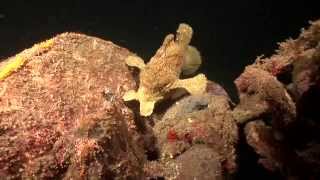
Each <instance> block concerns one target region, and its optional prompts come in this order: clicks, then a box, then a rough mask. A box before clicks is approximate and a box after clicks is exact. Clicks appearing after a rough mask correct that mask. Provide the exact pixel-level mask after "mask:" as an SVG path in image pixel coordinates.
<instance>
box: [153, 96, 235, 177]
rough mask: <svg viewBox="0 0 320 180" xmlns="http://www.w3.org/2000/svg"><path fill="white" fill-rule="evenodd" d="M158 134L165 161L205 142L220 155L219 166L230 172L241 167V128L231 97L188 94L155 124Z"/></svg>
mask: <svg viewBox="0 0 320 180" xmlns="http://www.w3.org/2000/svg"><path fill="white" fill-rule="evenodd" d="M154 134H155V136H156V138H157V146H158V149H159V156H160V157H159V159H160V161H161V163H164V164H167V163H170V162H172V161H176V160H177V159H179V157H180V156H182V155H183V154H184V153H186V152H187V151H189V149H190V148H192V147H194V146H197V145H199V144H200V145H202V144H203V145H206V147H208V148H210V149H211V150H212V151H213V152H214V153H216V154H217V155H218V157H216V158H217V159H218V160H219V163H220V165H219V166H221V167H222V168H223V169H224V170H225V171H226V172H229V173H232V172H235V170H236V168H237V165H236V145H237V141H238V128H237V125H236V121H235V120H234V119H233V117H232V114H231V109H230V106H229V99H228V97H225V96H216V95H212V94H204V95H201V96H187V97H185V98H183V99H181V100H179V101H177V102H176V103H175V104H174V105H173V106H172V107H171V108H169V109H168V110H167V112H166V113H165V115H164V116H163V118H162V120H161V121H159V122H157V123H156V124H155V126H154ZM190 173H192V172H190Z"/></svg>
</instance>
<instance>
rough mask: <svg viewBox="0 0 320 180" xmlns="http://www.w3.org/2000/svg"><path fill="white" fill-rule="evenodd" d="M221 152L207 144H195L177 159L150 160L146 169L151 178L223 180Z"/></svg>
mask: <svg viewBox="0 0 320 180" xmlns="http://www.w3.org/2000/svg"><path fill="white" fill-rule="evenodd" d="M219 157H220V156H219V154H218V153H216V152H215V151H214V150H213V149H211V148H209V147H207V146H206V145H195V146H193V147H191V148H190V149H188V150H187V151H186V152H184V153H183V154H181V155H180V156H178V157H177V158H176V159H173V160H171V161H166V162H160V163H155V162H150V163H149V164H148V165H147V166H146V168H145V171H146V172H147V176H148V177H151V178H154V179H156V178H159V177H165V178H168V179H185V180H193V179H203V180H222V179H223V169H222V167H221V163H220V159H219Z"/></svg>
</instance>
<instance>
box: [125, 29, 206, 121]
mask: <svg viewBox="0 0 320 180" xmlns="http://www.w3.org/2000/svg"><path fill="white" fill-rule="evenodd" d="M192 34H193V30H192V28H191V27H190V26H189V25H187V24H183V23H182V24H180V25H179V27H178V30H177V34H176V36H174V35H173V34H169V35H167V36H166V37H165V39H164V41H163V44H162V46H161V47H160V48H159V49H158V51H157V52H156V54H155V55H154V56H153V57H152V58H151V60H150V62H149V63H148V64H145V63H144V60H143V59H141V58H140V57H138V56H128V57H127V58H126V64H127V65H128V66H133V67H137V68H139V69H140V74H139V78H140V85H139V88H138V90H137V91H135V90H130V91H128V92H126V94H125V95H124V97H123V99H124V100H125V101H131V100H138V101H139V102H140V114H141V115H142V116H150V115H151V114H152V112H153V109H154V106H155V103H156V102H157V101H160V100H162V99H164V98H165V97H166V96H167V95H168V93H169V92H170V91H172V90H174V89H179V88H183V89H185V90H187V92H188V93H190V94H191V95H199V94H202V93H204V92H205V90H206V85H207V78H206V76H205V75H204V74H198V75H197V76H195V77H192V78H188V79H179V77H180V74H181V73H183V71H185V73H186V74H190V73H193V72H195V71H196V69H198V67H199V66H200V64H201V57H200V53H199V52H198V51H197V49H195V48H194V47H192V46H190V45H189V43H190V41H191V37H192Z"/></svg>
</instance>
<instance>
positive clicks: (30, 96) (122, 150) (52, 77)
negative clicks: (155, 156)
mask: <svg viewBox="0 0 320 180" xmlns="http://www.w3.org/2000/svg"><path fill="white" fill-rule="evenodd" d="M51 41H52V44H51V45H50V46H49V47H46V48H45V49H39V50H38V49H36V48H39V47H37V46H35V47H33V48H31V49H28V50H25V51H23V52H21V53H20V54H19V57H22V58H25V63H24V64H23V65H22V67H20V68H19V69H18V70H17V71H16V72H13V73H11V74H10V75H9V76H8V77H6V78H4V79H3V80H2V81H1V82H0V177H5V178H6V179H20V178H24V179H49V178H57V177H59V178H61V179H127V178H131V179H141V177H142V166H143V162H144V156H143V153H144V152H143V150H142V149H141V148H139V146H137V143H135V142H134V140H135V139H139V138H132V137H135V136H136V135H137V133H136V128H135V125H134V119H133V114H132V112H131V110H130V109H128V108H127V107H126V106H125V105H124V104H123V103H122V102H123V101H122V100H121V99H120V98H121V97H122V96H123V93H124V92H125V91H127V90H128V89H132V88H134V87H135V82H134V80H133V77H132V75H131V73H130V71H129V70H128V68H127V66H126V65H125V63H124V59H125V58H126V57H127V56H128V55H129V54H131V53H130V52H129V51H128V50H126V49H124V48H121V47H119V46H117V45H115V44H113V43H111V42H107V41H104V40H101V39H98V38H94V37H88V36H85V35H80V34H75V33H64V34H61V35H58V36H56V37H54V38H53V39H52V40H51ZM31 52H32V53H33V54H30V53H31ZM14 58H15V57H13V58H10V59H8V60H5V61H3V62H1V64H0V66H1V67H4V66H6V64H8V62H10V61H15V59H14Z"/></svg>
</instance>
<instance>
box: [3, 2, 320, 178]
mask: <svg viewBox="0 0 320 180" xmlns="http://www.w3.org/2000/svg"><path fill="white" fill-rule="evenodd" d="M289 2H290V1H287V2H283V1H254V0H251V1H245V0H242V1H241V0H234V1H231V0H225V1H214V0H212V1H209V0H207V1H196V0H193V1H187V0H185V1H183V0H180V1H178V0H177V1H173V0H172V1H161V0H160V1H153V0H145V1H139V0H113V1H110V0H104V1H103V0H99V1H98V0H97V1H90V0H87V1H79V0H65V1H45V0H43V1H34V0H33V1H32V0H11V1H5V0H0V59H4V58H6V57H8V56H12V55H14V54H16V53H18V52H19V51H21V50H23V49H25V48H28V47H30V46H32V45H33V44H34V43H36V42H39V41H42V40H44V39H48V38H50V37H52V36H54V35H56V34H58V33H62V32H66V31H74V32H81V33H85V34H88V35H93V36H97V37H100V38H103V39H106V40H111V41H113V42H114V43H116V44H118V45H120V46H123V47H126V48H128V49H130V50H131V51H133V52H135V53H137V54H138V55H140V56H141V57H143V58H145V59H148V58H150V57H151V56H152V55H153V54H154V52H155V51H156V49H157V48H158V47H159V46H160V44H161V42H162V40H163V38H164V36H165V35H166V34H168V33H170V32H174V31H175V30H176V28H177V26H178V24H179V23H181V22H186V23H189V24H190V25H191V26H192V27H193V29H194V37H193V40H192V44H193V45H195V46H196V47H197V48H198V49H199V50H200V51H201V53H202V56H203V60H204V63H203V65H202V71H203V72H204V73H206V74H207V75H208V78H209V79H211V80H214V81H216V82H218V83H220V84H221V85H222V86H223V87H225V88H226V89H227V91H228V92H229V93H230V94H231V96H232V97H236V91H235V87H234V85H233V80H234V79H235V78H236V77H237V76H239V74H240V73H241V72H242V71H243V68H244V67H245V65H247V64H250V63H252V62H253V61H254V59H255V58H256V57H257V56H259V55H261V54H265V55H266V56H269V55H271V54H272V53H273V52H274V50H275V49H276V48H277V42H280V41H284V40H285V39H287V38H289V37H292V38H295V37H297V35H298V34H299V33H300V30H301V28H302V27H305V26H307V25H308V21H309V20H316V19H317V18H320V8H319V6H316V0H314V1H300V2H292V1H291V2H290V3H289ZM245 158H246V156H243V157H242V159H243V160H244V161H246V159H245ZM248 161H250V160H249V159H248ZM251 168H252V167H251V166H250V165H248V166H244V167H243V168H242V169H241V172H242V175H241V176H240V177H241V179H246V178H262V177H265V178H268V176H266V175H265V174H263V173H261V172H260V171H259V168H253V169H251Z"/></svg>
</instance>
